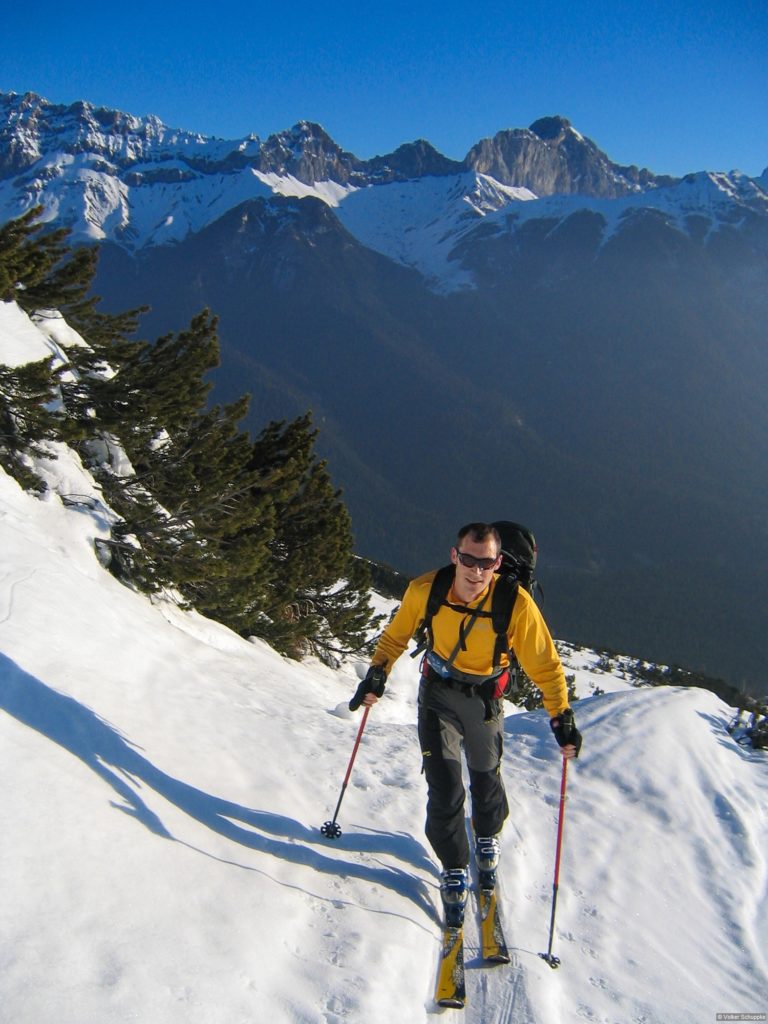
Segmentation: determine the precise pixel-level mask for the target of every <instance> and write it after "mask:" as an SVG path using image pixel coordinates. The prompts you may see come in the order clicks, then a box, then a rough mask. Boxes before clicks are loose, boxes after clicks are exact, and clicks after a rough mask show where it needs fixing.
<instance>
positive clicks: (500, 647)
mask: <svg viewBox="0 0 768 1024" xmlns="http://www.w3.org/2000/svg"><path fill="white" fill-rule="evenodd" d="M517 588H518V581H517V580H516V579H514V577H512V576H508V575H506V574H502V575H501V576H499V578H498V579H497V580H496V586H495V587H494V590H493V600H492V601H491V621H492V623H493V629H494V632H495V633H496V645H495V647H494V649H493V667H494V668H498V666H499V665H500V664H501V656H502V654H505V653H506V652H507V650H508V648H509V643H508V639H507V633H508V631H509V623H510V620H511V619H512V609H513V608H514V607H515V601H516V600H517Z"/></svg>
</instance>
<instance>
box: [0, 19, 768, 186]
mask: <svg viewBox="0 0 768 1024" xmlns="http://www.w3.org/2000/svg"><path fill="white" fill-rule="evenodd" d="M0 51H1V53H2V56H1V57H0V91H3V92H26V91H32V92H37V93H39V94H41V95H43V96H45V97H46V98H47V99H49V100H51V101H52V102H54V103H71V102H74V101H75V100H78V99H85V100H88V101H89V102H91V103H94V104H95V105H98V106H107V107H115V108H117V109H119V110H123V111H126V112H128V113H131V114H135V115H138V116H142V115H145V114H150V113H152V114H156V115H157V116H158V117H160V118H161V120H163V121H164V122H165V123H166V124H168V125H171V126H173V127H178V128H186V129H189V130H193V131H199V132H201V133H203V134H205V135H216V136H219V137H223V138H231V139H234V138H240V137H242V136H244V135H247V134H249V133H251V132H253V133H255V134H257V135H260V136H262V137H265V136H267V135H268V134H270V133H271V132H275V131H280V130H282V129H284V128H288V127H290V126H291V125H293V124H295V123H296V121H299V120H302V119H307V120H311V121H317V122H319V123H320V124H322V125H323V127H324V128H325V129H326V130H327V131H328V132H329V133H330V134H331V136H332V137H333V138H334V139H335V141H336V142H337V143H338V144H339V145H340V146H342V147H343V148H344V149H347V150H350V151H351V152H353V153H355V154H356V155H357V156H359V157H363V158H365V157H371V156H374V155H376V154H383V153H387V152H391V151H392V150H393V149H395V148H396V147H397V146H398V145H400V144H401V143H403V142H410V141H412V140H414V139H417V138H426V139H428V140H429V141H430V142H431V143H432V144H433V145H434V146H436V147H437V148H438V149H439V150H440V151H441V152H443V153H444V154H445V155H446V156H450V157H453V158H456V159H460V158H462V157H463V156H464V155H465V154H466V152H467V150H468V149H469V148H470V147H471V146H472V145H473V144H474V143H475V142H477V141H478V140H479V139H481V138H485V137H488V136H491V135H493V134H495V133H496V132H497V131H498V130H500V129H502V128H522V127H527V126H528V125H529V124H531V122H533V121H534V120H536V118H538V117H542V116H544V115H549V114H562V115H563V116H565V117H567V118H568V119H569V120H570V121H571V122H572V123H573V124H574V126H575V127H576V128H578V129H579V130H580V131H581V132H582V133H583V134H584V135H587V136H589V137H590V138H591V139H593V141H594V142H596V143H597V144H598V145H599V146H600V147H601V148H602V149H603V150H604V151H605V152H606V153H607V154H608V156H609V157H610V158H611V159H613V160H615V161H616V162H618V163H627V164H629V163H636V164H639V165H641V166H646V167H649V168H650V169H651V170H653V171H655V172H657V173H669V174H685V173H687V172H689V171H696V170H705V169H706V170H726V171H727V170H732V169H734V168H738V169H739V170H742V171H745V172H746V173H747V174H751V175H758V174H760V173H762V171H763V170H764V169H765V168H766V167H768V131H766V128H768V3H766V2H765V0H728V2H725V0H696V2H692V0H680V2H674V0H673V2H670V3H662V2H660V0H643V2H639V0H635V2H632V3H624V2H622V0H612V2H608V0H594V2H591V3H580V2H579V0H571V2H568V0H544V2H537V0H528V2H526V3H522V2H518V0H508V2H506V3H501V2H498V0H479V2H476V3H469V2H466V0H465V2H462V3H456V2H454V0H443V2H441V3H439V2H435V0H422V2H419V0H411V2H403V0H375V2H368V0H344V2H339V0H336V2H331V3H328V2H326V3H322V2H319V0H318V2H313V3H306V2H305V0H296V2H294V3H283V4H280V3H269V4H265V3H261V2H259V0H252V2H249V3H243V2H241V0H234V2H229V3H228V2H221V3H218V4H217V3H215V2H210V0H209V2H207V3H205V4H202V3H198V2H189V3H178V2H176V0H172V2H168V3H164V2H163V0H155V2H153V3H147V2H145V0H137V2H133V3H128V2H122V3H118V4H113V3H105V4H101V5H98V4H85V3H80V2H72V3H67V4H62V3H60V2H56V3H53V2H49V0H42V2H39V3H34V4H30V5H26V4H19V3H13V4H6V5H5V9H4V12H3V17H2V26H1V27H0Z"/></svg>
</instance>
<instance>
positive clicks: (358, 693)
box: [349, 665, 387, 711]
mask: <svg viewBox="0 0 768 1024" xmlns="http://www.w3.org/2000/svg"><path fill="white" fill-rule="evenodd" d="M386 681H387V673H386V672H385V671H384V667H383V666H382V665H371V667H370V668H369V669H368V671H367V673H366V675H365V679H363V680H362V682H361V683H360V685H359V686H358V688H357V690H355V696H354V697H353V698H352V700H351V701H350V702H349V710H350V711H357V709H358V708H359V707H360V705H361V704H362V703H363V698H364V697H365V695H366V693H375V694H376V696H377V697H381V695H382V694H383V693H384V684H385V683H386Z"/></svg>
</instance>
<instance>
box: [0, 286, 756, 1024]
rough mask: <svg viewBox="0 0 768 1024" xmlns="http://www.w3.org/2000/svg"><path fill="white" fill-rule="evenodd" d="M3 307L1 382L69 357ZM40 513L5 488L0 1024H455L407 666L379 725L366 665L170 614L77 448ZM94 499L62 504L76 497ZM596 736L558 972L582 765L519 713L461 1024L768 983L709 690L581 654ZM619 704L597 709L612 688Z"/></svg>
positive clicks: (57, 325) (690, 1010) (46, 326)
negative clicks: (342, 792)
mask: <svg viewBox="0 0 768 1024" xmlns="http://www.w3.org/2000/svg"><path fill="white" fill-rule="evenodd" d="M0 311H1V312H2V314H3V315H2V318H0V361H2V362H5V363H8V364H11V365H17V364H18V363H19V362H21V361H23V360H24V358H25V354H26V357H27V358H38V357H39V356H40V355H47V354H49V353H50V352H51V344H52V340H53V343H54V344H55V345H56V346H60V347H61V348H62V349H65V348H66V345H67V344H71V343H77V338H76V336H74V334H73V333H71V334H68V333H67V332H68V330H69V329H68V328H67V327H66V324H65V323H64V322H63V321H61V319H60V318H57V317H55V316H53V315H51V316H49V317H44V318H43V319H42V320H41V321H40V323H39V324H34V323H33V322H32V321H31V320H29V318H27V317H26V315H25V314H23V313H21V311H19V310H18V309H17V307H16V306H15V305H14V304H12V303H10V304H4V305H3V306H2V307H1V309H0ZM51 454H52V455H57V456H58V457H57V458H50V459H45V458H44V459H41V460H40V462H39V464H38V468H39V470H40V471H41V472H43V473H44V474H45V475H46V477H47V479H48V482H49V484H50V487H51V490H50V492H49V494H48V496H47V497H46V498H45V499H44V500H39V499H37V498H35V497H33V496H31V495H30V494H27V493H25V492H23V491H22V490H21V489H20V488H19V486H18V485H17V484H16V483H15V481H13V480H12V479H10V478H9V477H8V476H7V475H6V474H5V473H4V472H2V471H0V652H2V653H0V771H2V774H3V778H4V780H5V785H4V786H3V790H2V797H1V798H0V799H1V800H2V811H3V820H4V823H5V829H4V837H3V843H2V844H0V870H2V872H3V877H4V878H5V879H6V881H7V883H8V884H7V886H6V896H5V899H4V900H3V907H2V910H0V935H2V939H0V1006H2V1011H0V1017H2V1019H3V1020H4V1021H5V1020H7V1021H8V1022H11V1021H13V1022H14V1024H84V1022H85V1021H96V1020H98V1021H99V1022H100V1024H122V1022H124V1021H126V1020H145V1021H150V1020H162V1021H163V1022H164V1024H232V1022H233V1021H244V1022H245V1021H247V1022H254V1024H256V1022H260V1021H264V1020H270V1021H276V1022H286V1024H298V1022H302V1024H359V1022H361V1021H365V1022H366V1024H385V1022H386V1024H389V1022H391V1020H392V1017H393V1013H394V1012H395V1010H394V1006H395V1005H396V1007H397V1010H396V1013H397V1016H398V1017H399V1019H402V1020H404V1021H408V1022H409V1024H416V1022H419V1021H425V1022H427V1021H430V1020H432V1019H434V1018H435V1015H436V1009H435V1007H434V1004H433V1003H432V991H433V986H434V981H435V975H436V967H437V960H438V956H439V928H438V907H439V896H438V880H437V871H436V866H435V864H434V862H433V860H432V857H431V855H430V853H429V850H428V847H427V844H426V840H425V839H424V837H423V832H422V829H423V812H424V789H423V783H422V779H421V777H420V774H419V768H420V764H419V761H420V758H419V748H418V740H417V737H416V732H415V716H416V708H415V680H414V667H413V664H412V663H411V662H410V659H408V658H403V659H401V661H400V662H398V664H397V665H396V666H395V668H394V672H393V676H392V679H391V681H390V685H389V686H388V688H387V691H386V693H385V696H384V699H383V700H382V701H381V702H380V704H379V705H378V706H377V708H376V709H375V711H374V712H373V713H372V714H371V716H370V721H369V724H368V726H367V728H366V731H365V735H364V737H363V741H362V744H361V747H360V750H359V754H358V757H357V760H356V763H355V767H354V772H353V774H352V777H351V784H350V787H349V790H348V792H347V794H346V796H345V800H344V804H343V807H342V810H341V814H340V819H339V820H340V824H341V825H342V828H343V835H342V837H341V839H339V840H338V841H337V842H335V843H331V842H329V841H327V840H325V839H323V837H322V836H321V835H320V831H319V825H320V824H321V823H322V821H323V820H324V819H325V818H327V817H328V816H329V815H330V813H331V811H332V809H333V807H334V805H335V803H336V800H337V797H338V793H339V786H340V784H341V779H342V775H343V772H344V768H345V766H346V764H347V759H348V757H349V753H350V752H351V749H352V744H353V741H354V738H355V734H356V731H357V728H358V725H359V721H360V719H359V717H358V716H352V715H351V714H350V713H349V712H348V711H347V708H346V703H347V701H348V699H349V696H350V694H351V693H352V692H353V691H354V687H355V686H356V683H357V679H358V677H359V676H360V674H361V672H362V671H363V670H364V667H365V666H364V664H363V663H355V662H354V661H353V662H350V663H348V664H346V665H344V666H343V667H342V668H341V669H340V670H338V671H332V670H331V669H329V668H327V667H324V666H322V665H319V664H316V663H313V662H311V661H308V662H305V663H299V662H295V661H290V660H288V659H285V658H283V657H281V656H279V655H277V654H276V653H275V652H274V651H272V650H271V649H270V648H268V647H267V646H266V645H265V644H263V643H260V642H257V643H249V642H247V641H246V640H243V639H241V638H240V637H238V636H236V635H235V634H233V633H231V632H230V631H228V630H227V629H225V628H224V627H222V626H220V625H218V624H217V623H214V622H211V621H209V620H206V619H204V618H202V617H201V616H199V615H196V614H194V613H188V612H182V611H180V610H179V608H178V607H176V606H175V605H174V604H173V603H172V602H170V601H167V600H162V599H160V600H155V601H154V602H151V601H149V600H148V599H147V598H145V597H143V596H140V595H138V594H136V593H134V592H133V591H131V590H130V589H128V588H127V587H125V586H123V585H121V584H120V583H119V582H118V581H117V580H115V579H114V578H113V577H112V576H110V575H109V574H108V573H107V572H106V570H105V569H104V568H103V567H102V566H101V565H100V564H99V562H98V560H97V558H96V556H95V554H94V540H95V539H96V538H97V537H102V536H104V535H105V533H106V531H107V530H108V521H107V518H108V516H107V511H108V510H106V509H105V508H104V507H103V505H101V504H100V503H99V502H100V494H99V491H98V489H97V488H96V487H95V486H94V483H93V480H92V478H90V476H89V474H88V473H87V472H86V471H85V470H84V469H83V467H82V466H81V465H80V463H79V460H78V459H77V457H76V456H75V455H74V454H73V453H72V452H71V451H70V450H69V449H67V448H65V447H64V446H58V447H57V449H56V450H55V451H52V453H51ZM73 492H74V493H79V494H83V495H90V496H91V497H92V498H93V499H94V508H92V509H89V508H86V507H85V505H84V504H83V503H81V504H79V505H77V506H69V507H67V506H65V505H64V504H63V503H62V502H61V500H60V497H59V496H60V495H61V494H66V493H73ZM566 658H567V663H568V670H569V672H571V673H573V675H574V676H575V684H576V688H577V693H578V694H579V696H580V697H581V698H582V699H580V700H579V701H578V702H577V703H576V715H577V720H578V722H579V726H580V728H581V729H582V731H583V733H584V737H585V741H584V749H583V751H582V755H581V757H580V758H579V761H578V762H576V763H575V764H572V768H571V769H570V770H569V788H568V794H569V795H568V801H567V812H566V828H565V837H564V847H563V861H562V866H561V875H560V893H559V902H558V913H557V927H556V936H555V946H554V951H555V953H556V954H557V955H558V956H560V958H561V960H562V966H561V968H560V970H559V971H557V972H553V971H551V970H550V968H549V967H548V966H547V965H546V964H545V963H544V962H543V961H542V960H541V959H540V957H539V956H538V953H539V952H540V951H542V950H543V949H545V947H546V941H547V934H548V925H549V910H550V902H551V880H552V870H553V855H554V842H555V831H556V822H557V814H558V791H559V779H560V766H559V759H558V755H557V748H556V746H555V744H554V742H553V740H552V738H551V736H550V735H549V729H548V726H547V723H546V716H545V715H544V713H543V712H535V713H533V714H524V713H518V712H517V711H513V710H512V709H510V711H509V713H508V714H507V717H506V720H505V754H504V759H503V765H502V771H503V773H504V777H505V780H506V782H507V788H508V791H509V796H510V804H511V814H510V820H509V822H508V823H507V826H506V828H505V832H504V846H503V854H502V866H501V872H500V874H501V879H502V881H501V886H502V887H501V909H502V914H503V916H504V922H505V928H506V932H507V937H508V939H509V942H510V946H511V947H512V950H513V953H514V961H513V963H512V964H511V965H510V966H509V967H496V968H487V967H483V966H482V964H481V963H480V961H479V958H478V956H477V945H476V943H477V939H476V932H475V931H474V922H472V921H470V922H469V923H468V925H467V965H468V969H467V983H468V993H469V1005H468V1008H467V1009H466V1011H464V1017H463V1019H464V1020H466V1021H467V1022H468V1024H490V1022H494V1024H557V1022H560V1021H562V1022H566V1021H572V1020H573V1019H574V1018H577V1019H584V1020H590V1021H594V1022H602V1024H614V1022H621V1024H626V1022H635V1024H641V1022H642V1024H700V1022H701V1021H702V1020H708V1019H713V1018H714V1017H715V1015H716V1014H717V1013H720V1012H722V1013H760V1012H764V1011H765V1009H766V1005H765V993H766V991H768V960H767V958H766V950H768V932H766V923H767V922H768V913H767V911H768V857H767V855H766V850H768V820H767V819H766V813H765V808H766V806H768V763H767V762H766V759H765V757H764V755H762V754H759V753H758V752H753V751H750V750H747V749H745V748H743V747H741V746H739V745H738V744H736V743H735V742H734V740H733V738H732V737H731V736H730V735H729V734H728V729H727V727H728V725H729V722H730V721H731V718H732V710H731V709H729V708H728V707H727V706H726V705H725V704H723V702H722V701H720V700H719V699H718V698H717V697H715V696H714V695H713V694H711V693H708V692H704V691H701V690H696V689H675V688H660V689H635V688H633V687H632V686H631V684H630V683H629V682H628V681H627V680H626V679H624V678H621V673H617V674H614V675H611V674H607V673H606V672H605V671H604V670H601V667H600V665H599V664H598V659H596V656H595V655H594V654H592V653H591V652H588V651H576V650H571V651H569V652H568V653H567V656H566ZM598 687H599V689H600V690H603V691H613V692H605V693H604V694H603V695H601V696H590V694H592V693H594V692H595V691H596V689H597V688H598Z"/></svg>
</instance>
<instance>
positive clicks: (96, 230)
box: [0, 93, 768, 291]
mask: <svg viewBox="0 0 768 1024" xmlns="http://www.w3.org/2000/svg"><path fill="white" fill-rule="evenodd" d="M702 178H706V179H707V180H708V181H709V182H710V183H711V188H710V190H709V191H710V193H711V192H712V190H714V192H715V193H716V194H717V195H716V196H714V195H711V194H710V195H708V194H706V190H705V191H704V192H701V190H700V192H701V194H697V193H695V192H693V191H692V190H691V187H690V181H689V179H688V178H685V179H683V180H682V181H679V180H677V179H673V178H670V177H663V176H658V175H653V174H651V173H650V172H648V171H639V170H638V169H637V168H636V167H635V168H627V167H620V166H618V165H616V164H614V163H612V162H611V161H610V160H609V159H608V157H606V155H605V154H604V153H602V152H601V151H600V150H599V149H598V147H597V146H596V145H595V144H594V143H593V142H592V141H591V140H589V139H586V138H585V137H584V136H582V135H581V134H580V133H579V132H578V131H577V130H576V129H575V128H573V126H571V125H570V124H569V122H568V121H566V120H565V119H564V118H560V117H549V118H542V119H540V120H539V121H537V122H535V123H534V124H533V125H532V126H531V127H530V128H527V129H508V130H504V131H502V132H499V133H497V135H496V136H494V138H493V139H484V140H482V142H480V143H478V144H477V145H476V146H475V147H473V148H472V149H471V150H470V152H469V153H468V154H467V156H466V158H465V159H464V160H463V161H456V160H449V159H447V158H445V157H443V156H442V155H441V154H439V153H438V152H437V151H436V150H434V149H433V147H431V146H430V145H429V143H427V142H424V141H423V140H420V141H419V142H416V143H411V144H407V145H404V146H402V147H400V148H399V149H398V150H397V151H396V152H395V153H392V154H389V155H388V156H383V157H375V158H373V159H371V160H359V159H358V158H357V157H355V156H354V155H353V154H351V153H348V152H346V151H344V150H342V149H341V148H340V147H339V146H338V145H337V144H336V143H335V142H334V141H333V140H332V139H331V138H330V136H328V134H327V133H326V132H325V131H324V130H323V129H322V128H321V127H320V126H319V125H316V124H312V123H311V122H308V121H302V122H299V123H298V124H296V125H294V126H293V128H291V129H290V130H288V131H285V132H281V133H278V134H276V135H272V136H270V137H269V138H268V139H266V140H261V139H259V138H258V136H256V135H250V136H248V137H246V138H244V139H240V140H234V141H227V140H221V139H211V138H207V137H205V136H202V135H200V134H195V133H193V132H187V131H182V130H177V129H171V128H168V127H167V126H165V125H164V124H163V123H162V122H161V121H160V120H159V119H158V118H156V117H154V116H149V117H143V118H137V117H133V116H131V115H128V114H123V113H121V112H119V111H112V110H106V109H102V108H96V107H93V106H92V105H90V104H88V103H85V102H81V103H76V104H72V105H71V106H69V107H65V106H56V105H54V104H51V103H49V102H48V101H46V100H44V99H42V98H40V97H39V96H36V95H34V94H31V93H29V94H26V95H24V96H19V95H17V94H14V93H11V94H0V218H2V219H8V218H10V217H13V216H18V215H19V214H20V213H22V212H24V211H25V210H27V209H29V208H31V207H32V206H35V205H37V204H42V206H43V207H44V211H45V212H44V214H43V217H44V219H45V220H49V221H52V222H55V223H56V224H59V225H62V224H63V225H67V226H68V227H70V228H71V230H72V233H73V235H72V237H73V241H88V242H94V241H104V240H110V241H113V242H115V243H116V244H118V245H120V246H122V247H124V248H126V249H128V250H129V251H136V250H140V249H142V248H146V247H151V246H156V245H170V244H174V243H177V242H179V241H182V240H183V239H185V238H187V237H188V236H189V235H191V234H194V233H196V232H198V231H200V230H202V229H203V228H204V227H205V226H207V225H208V224H211V223H213V222H214V221H215V220H217V219H218V218H219V217H221V216H222V215H223V214H225V213H226V212H227V211H228V210H231V209H233V208H234V207H236V206H238V205H239V204H240V203H243V202H245V201H247V200H249V199H254V198H260V197H261V198H266V197H269V196H271V195H283V196H299V197H302V198H306V197H315V198H319V199H321V200H322V201H323V202H325V203H327V204H329V205H331V206H332V207H334V208H335V209H336V211H337V213H338V216H339V217H340V219H341V220H342V223H344V225H345V227H346V228H347V229H348V230H350V231H351V232H352V233H353V234H354V235H355V237H357V238H358V240H359V241H361V242H362V243H363V244H365V245H370V246H372V247H373V248H375V249H376V250H377V251H379V252H381V253H383V254H384V255H386V256H388V257H389V258H391V259H394V260H395V261H397V262H400V263H404V264H405V265H407V266H413V267H415V268H416V269H418V270H419V271H420V272H421V273H422V274H424V276H425V277H426V278H427V280H429V281H431V282H432V283H433V285H434V286H435V287H436V288H437V289H438V290H442V291H450V290H453V289H454V288H456V287H462V286H463V287H466V286H471V285H472V283H473V276H472V273H471V272H470V271H469V270H468V269H466V268H459V267H458V262H459V261H458V257H457V249H458V246H459V244H460V242H461V240H462V238H463V236H464V234H465V233H466V231H467V229H468V228H469V227H471V226H472V223H473V221H474V223H475V225H477V224H479V222H481V221H482V220H483V218H484V217H485V216H486V214H488V213H489V212H496V211H501V210H505V209H506V210H508V211H509V212H511V213H513V215H514V217H515V218H517V217H518V215H519V214H520V204H521V202H529V201H531V200H538V201H537V202H535V203H534V204H533V206H531V207H528V208H527V209H526V210H525V213H524V214H523V217H524V218H531V217H541V218H547V217H551V216H553V215H557V211H558V210H571V211H573V210H580V209H599V210H600V211H601V212H602V213H603V214H604V215H605V216H606V218H607V219H608V220H611V221H613V222H614V223H618V220H619V219H620V217H621V216H622V215H623V212H624V211H626V209H627V208H628V207H629V208H631V209H648V208H651V209H653V208H658V206H659V204H661V205H663V207H664V208H665V210H666V211H667V212H669V213H670V215H671V216H673V217H675V218H676V219H677V220H678V221H680V222H681V224H684V223H685V217H686V216H688V215H693V214H696V215H702V216H709V215H710V213H711V207H712V205H713V204H714V205H716V206H717V207H718V210H720V211H721V213H720V214H719V216H721V217H722V218H724V219H725V220H726V221H729V222H733V221H734V220H738V217H739V215H740V214H743V212H744V210H745V209H749V210H752V211H756V212H758V213H760V214H761V215H764V214H765V213H766V207H767V206H768V198H767V193H766V190H765V185H764V181H763V180H762V179H750V178H746V177H745V176H744V175H740V174H739V173H738V172H733V173H731V174H724V173H706V172H702V173H701V174H698V175H694V180H699V179H702ZM360 192H363V193H364V194H365V199H360V198H359V193H360ZM436 193H440V194H441V198H440V199H439V201H438V208H437V209H435V201H436ZM660 196H661V197H663V198H660ZM348 207H351V209H349V210H348V209H347V208H348ZM724 207H727V209H723V208H724ZM363 210H365V211H366V212H365V214H363Z"/></svg>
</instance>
